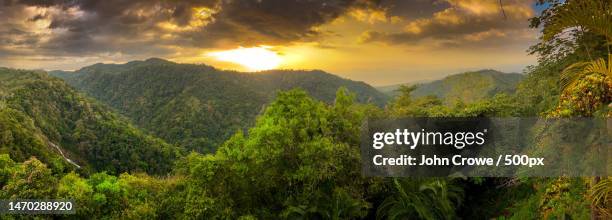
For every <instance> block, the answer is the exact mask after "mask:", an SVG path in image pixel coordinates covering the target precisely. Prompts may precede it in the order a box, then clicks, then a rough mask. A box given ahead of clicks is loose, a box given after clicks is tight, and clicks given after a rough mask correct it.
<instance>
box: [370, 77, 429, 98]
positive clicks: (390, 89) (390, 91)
mask: <svg viewBox="0 0 612 220" xmlns="http://www.w3.org/2000/svg"><path fill="white" fill-rule="evenodd" d="M431 81H433V80H417V81H413V82H407V83H400V84H395V85H387V86H377V87H376V89H378V91H380V92H382V93H384V94H385V95H387V96H389V97H393V96H396V95H397V94H398V93H397V89H399V87H400V86H403V85H404V86H412V85H420V84H425V83H429V82H431Z"/></svg>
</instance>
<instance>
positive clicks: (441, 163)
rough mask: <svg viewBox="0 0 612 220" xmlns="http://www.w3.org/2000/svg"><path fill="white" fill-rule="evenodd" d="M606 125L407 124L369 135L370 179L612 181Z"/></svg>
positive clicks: (380, 126)
mask: <svg viewBox="0 0 612 220" xmlns="http://www.w3.org/2000/svg"><path fill="white" fill-rule="evenodd" d="M609 125H610V122H609V120H608V119H605V118H562V119H551V118H535V117H533V118H484V117H479V118H402V119H395V120H369V121H367V122H366V123H365V124H364V125H363V128H362V140H361V157H362V169H363V173H364V174H365V175H366V176H441V177H443V176H479V177H516V176H526V177H556V176H569V177H580V176H607V175H608V173H607V169H606V168H607V167H608V166H609V162H608V156H609V153H610V151H609V149H610V146H611V145H610V140H609V137H610V136H611V135H610V131H609V130H608V129H607V128H608V126H609Z"/></svg>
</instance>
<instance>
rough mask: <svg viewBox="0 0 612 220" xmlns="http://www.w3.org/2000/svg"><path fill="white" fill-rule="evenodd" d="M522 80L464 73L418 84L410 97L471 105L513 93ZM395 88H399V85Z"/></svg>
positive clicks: (513, 76)
mask: <svg viewBox="0 0 612 220" xmlns="http://www.w3.org/2000/svg"><path fill="white" fill-rule="evenodd" d="M522 78H523V75H521V74H518V73H503V72H499V71H496V70H479V71H473V72H464V73H459V74H454V75H450V76H447V77H445V78H443V79H440V80H436V81H432V82H427V83H422V84H419V85H418V86H417V88H416V89H415V90H414V91H413V93H412V95H413V96H414V97H424V96H428V95H433V96H436V97H438V98H440V99H442V100H443V101H445V102H447V103H452V102H454V101H457V100H460V101H462V102H467V103H471V102H475V101H478V100H482V99H484V98H490V97H493V96H494V95H495V94H497V93H508V94H511V93H514V92H515V91H516V86H517V85H518V83H519V82H520V80H521V79H522ZM397 87H398V88H399V85H398V86H397ZM381 88H382V87H381ZM384 88H386V89H387V90H386V91H388V92H387V94H388V95H391V96H395V95H397V94H398V92H397V91H393V90H389V88H388V87H384ZM389 91H391V92H389Z"/></svg>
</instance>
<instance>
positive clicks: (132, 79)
mask: <svg viewBox="0 0 612 220" xmlns="http://www.w3.org/2000/svg"><path fill="white" fill-rule="evenodd" d="M51 74H52V75H54V76H57V77H60V78H62V79H64V80H66V82H68V83H69V84H71V85H72V86H74V87H75V88H77V89H79V90H81V91H83V92H85V93H87V94H88V95H91V96H92V97H95V98H96V99H98V100H100V101H101V102H103V103H106V104H108V105H110V106H112V107H114V108H115V109H117V110H118V111H119V112H120V113H122V114H124V115H125V116H127V117H129V118H130V119H131V120H132V121H133V122H134V123H135V124H136V125H138V126H139V127H141V128H144V129H146V130H148V131H150V132H151V133H153V134H155V135H157V136H158V137H161V138H163V139H165V140H167V141H169V142H171V143H175V144H177V145H180V146H182V147H184V148H186V149H188V150H195V151H199V152H212V151H214V150H215V149H216V147H217V146H218V145H219V144H221V143H222V142H223V141H224V140H226V139H227V138H229V137H230V136H231V135H232V134H234V133H235V132H236V131H238V130H244V129H246V128H247V127H248V126H249V125H252V124H253V123H254V121H255V118H256V116H257V115H258V114H259V113H260V112H261V111H262V109H263V107H264V106H265V105H266V103H269V102H270V101H271V100H272V99H273V98H274V96H275V94H276V93H277V92H278V91H281V90H288V89H293V88H302V89H304V90H305V91H307V92H308V93H309V94H310V95H311V96H313V97H315V98H317V99H319V100H323V101H325V102H333V101H334V98H335V94H336V91H337V90H338V88H340V87H346V88H347V89H348V90H349V91H351V92H354V93H355V94H356V95H357V100H358V101H360V102H362V103H373V104H376V105H379V106H382V105H384V103H386V101H387V96H386V95H384V94H382V93H380V92H379V91H377V90H376V89H375V88H373V87H371V86H369V85H368V84H365V83H363V82H355V81H351V80H347V79H343V78H340V77H338V76H334V75H332V74H329V73H325V72H323V71H318V70H314V71H292V70H270V71H262V72H256V73H243V72H235V71H223V70H218V69H215V68H213V67H210V66H207V65H195V64H178V63H174V62H170V61H167V60H163V59H157V58H152V59H148V60H145V61H132V62H128V63H125V64H95V65H92V66H88V67H84V68H82V69H80V70H77V71H75V72H72V73H71V72H65V71H64V72H62V71H55V72H51Z"/></svg>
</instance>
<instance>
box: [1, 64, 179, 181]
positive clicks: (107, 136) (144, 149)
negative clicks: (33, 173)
mask: <svg viewBox="0 0 612 220" xmlns="http://www.w3.org/2000/svg"><path fill="white" fill-rule="evenodd" d="M0 153H7V154H9V155H10V156H11V158H13V159H15V160H17V161H24V160H27V159H28V158H30V157H32V156H34V157H37V158H38V159H39V160H41V161H43V162H45V163H46V164H50V165H51V167H53V168H54V169H56V170H57V171H65V170H74V169H76V168H81V170H84V171H89V170H92V171H107V172H109V173H121V172H126V171H133V172H148V173H166V172H168V171H169V170H170V168H171V167H172V166H173V161H174V159H175V158H176V157H178V156H179V154H180V152H179V150H178V148H176V147H174V146H172V145H170V144H168V143H166V142H164V141H163V140H161V139H159V138H154V137H152V136H150V135H147V134H145V133H143V132H142V131H139V130H138V129H136V127H135V126H133V125H131V124H130V123H129V122H128V120H127V119H124V118H122V117H121V116H119V115H117V114H115V113H113V112H112V111H111V109H110V108H108V107H105V106H103V105H102V104H98V103H96V102H95V101H93V100H91V99H89V98H86V97H83V96H82V95H81V94H79V93H77V92H76V91H74V89H72V88H71V87H70V86H68V85H67V84H66V83H65V82H63V81H62V80H60V79H57V78H55V77H50V76H48V75H47V73H44V72H35V71H26V70H14V69H7V68H0Z"/></svg>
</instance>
